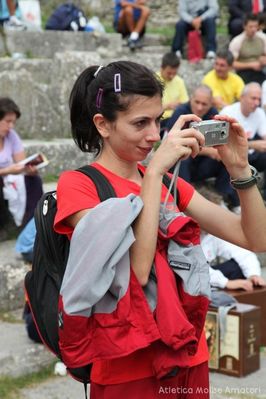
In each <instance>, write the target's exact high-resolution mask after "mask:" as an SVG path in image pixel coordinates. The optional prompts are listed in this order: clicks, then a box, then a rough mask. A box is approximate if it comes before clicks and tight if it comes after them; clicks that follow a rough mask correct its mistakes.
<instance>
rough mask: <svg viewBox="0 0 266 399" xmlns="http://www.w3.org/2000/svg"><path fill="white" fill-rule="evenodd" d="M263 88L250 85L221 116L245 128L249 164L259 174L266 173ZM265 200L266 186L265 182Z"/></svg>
mask: <svg viewBox="0 0 266 399" xmlns="http://www.w3.org/2000/svg"><path fill="white" fill-rule="evenodd" d="M261 95H262V92H261V87H260V85H259V84H258V83H255V82H251V83H248V84H247V85H246V86H245V87H244V90H243V92H242V94H241V97H240V101H239V102H236V103H234V104H231V105H228V106H226V107H224V108H223V109H222V110H221V112H220V114H221V115H229V116H231V117H233V118H235V119H237V121H238V122H239V123H240V124H241V125H242V126H243V128H244V130H245V132H246V134H247V136H248V140H249V149H250V150H249V163H250V165H253V166H255V168H256V169H257V170H258V171H259V172H264V180H265V171H266V115H265V112H264V110H263V109H262V108H261V107H260V103H261ZM263 195H264V199H266V184H265V182H264V193H263Z"/></svg>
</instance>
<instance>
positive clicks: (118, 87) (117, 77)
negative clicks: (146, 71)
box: [114, 73, 121, 93]
mask: <svg viewBox="0 0 266 399" xmlns="http://www.w3.org/2000/svg"><path fill="white" fill-rule="evenodd" d="M114 91H115V93H120V92H121V74H120V73H115V75H114Z"/></svg>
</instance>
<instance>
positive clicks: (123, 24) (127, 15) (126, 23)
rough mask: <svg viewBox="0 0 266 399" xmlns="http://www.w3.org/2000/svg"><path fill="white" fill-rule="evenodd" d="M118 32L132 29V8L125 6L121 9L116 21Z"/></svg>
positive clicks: (131, 30)
mask: <svg viewBox="0 0 266 399" xmlns="http://www.w3.org/2000/svg"><path fill="white" fill-rule="evenodd" d="M117 30H118V32H122V33H124V32H129V33H131V32H133V30H134V18H133V8H132V7H126V8H124V9H123V10H122V11H121V14H120V18H119V21H118V27H117Z"/></svg>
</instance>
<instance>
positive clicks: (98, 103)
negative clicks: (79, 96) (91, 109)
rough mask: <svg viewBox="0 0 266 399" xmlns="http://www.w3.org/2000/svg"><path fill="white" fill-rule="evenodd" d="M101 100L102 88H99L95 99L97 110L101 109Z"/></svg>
mask: <svg viewBox="0 0 266 399" xmlns="http://www.w3.org/2000/svg"><path fill="white" fill-rule="evenodd" d="M102 98H103V89H102V88H99V89H98V93H97V97H96V107H97V108H98V109H100V108H101V105H102Z"/></svg>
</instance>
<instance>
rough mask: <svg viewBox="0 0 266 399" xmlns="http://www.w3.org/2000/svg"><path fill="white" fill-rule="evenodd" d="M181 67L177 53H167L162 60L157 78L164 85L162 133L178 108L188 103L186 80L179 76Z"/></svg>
mask: <svg viewBox="0 0 266 399" xmlns="http://www.w3.org/2000/svg"><path fill="white" fill-rule="evenodd" d="M179 65H180V58H178V57H177V56H176V54H175V53H171V52H170V53H166V54H165V55H164V56H163V58H162V63H161V69H160V71H158V72H157V76H158V77H159V78H160V80H161V81H162V83H163V85H164V91H163V99H162V102H163V110H164V114H163V119H162V120H161V131H163V130H164V129H165V128H166V125H167V122H168V120H169V118H170V117H171V116H172V114H173V111H174V110H175V109H176V107H177V106H178V105H179V104H181V103H185V102H187V101H188V94H187V89H186V86H185V83H184V80H183V79H182V78H181V77H180V76H178V75H177V71H178V68H179Z"/></svg>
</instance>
